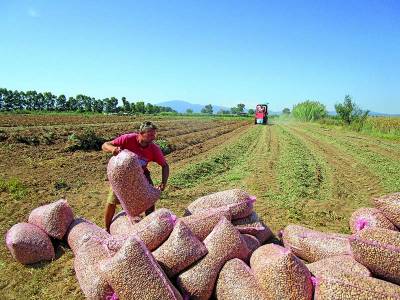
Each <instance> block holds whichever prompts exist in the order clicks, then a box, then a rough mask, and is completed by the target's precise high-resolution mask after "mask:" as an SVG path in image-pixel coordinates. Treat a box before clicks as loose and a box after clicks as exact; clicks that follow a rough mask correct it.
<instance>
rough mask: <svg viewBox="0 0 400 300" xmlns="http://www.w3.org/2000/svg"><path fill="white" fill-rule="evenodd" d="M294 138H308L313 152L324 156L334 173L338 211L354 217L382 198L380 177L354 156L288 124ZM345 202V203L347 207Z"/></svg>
mask: <svg viewBox="0 0 400 300" xmlns="http://www.w3.org/2000/svg"><path fill="white" fill-rule="evenodd" d="M285 127H287V128H288V130H289V131H291V132H292V133H293V134H294V135H296V136H298V137H299V138H301V139H304V140H305V141H306V142H307V143H308V144H309V145H310V147H312V149H313V150H315V151H317V152H318V153H319V155H321V156H323V157H324V158H325V160H326V161H327V163H328V165H329V166H330V170H331V172H332V181H333V182H332V183H333V190H332V198H333V199H332V201H331V203H330V205H331V206H332V208H333V209H334V210H335V211H343V210H345V211H347V214H351V212H353V211H354V210H355V209H356V208H358V207H360V206H362V205H370V204H371V202H370V201H371V198H372V197H373V196H377V195H381V194H382V191H383V188H382V187H381V184H380V180H379V178H378V177H377V176H376V175H375V174H373V173H371V171H370V170H369V169H368V168H367V167H366V166H365V165H363V164H361V163H359V162H357V160H355V159H354V157H352V156H351V155H349V154H347V153H345V152H343V151H342V150H340V149H339V148H337V147H335V146H334V145H332V144H329V143H327V142H322V141H320V140H318V139H316V138H315V137H312V136H311V135H310V134H309V133H306V132H305V130H304V129H302V128H301V127H296V128H295V127H293V126H288V125H286V126H285ZM344 203H345V204H344Z"/></svg>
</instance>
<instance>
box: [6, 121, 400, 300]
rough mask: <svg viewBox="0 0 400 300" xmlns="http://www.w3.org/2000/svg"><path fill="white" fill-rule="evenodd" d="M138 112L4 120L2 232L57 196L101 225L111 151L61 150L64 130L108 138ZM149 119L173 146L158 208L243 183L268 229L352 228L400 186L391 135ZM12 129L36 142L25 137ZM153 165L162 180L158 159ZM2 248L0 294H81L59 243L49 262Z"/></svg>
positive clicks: (180, 207) (176, 206)
mask: <svg viewBox="0 0 400 300" xmlns="http://www.w3.org/2000/svg"><path fill="white" fill-rule="evenodd" d="M2 117H3V116H2ZM140 121H142V119H133V118H128V117H116V116H115V117H114V116H113V117H110V116H108V117H107V116H102V117H99V118H95V117H87V118H84V117H77V116H74V117H71V118H70V119H69V118H68V116H62V117H61V116H60V117H58V118H55V119H52V117H46V116H41V117H38V116H36V117H29V118H26V119H24V118H21V116H16V118H12V117H10V116H7V118H4V119H2V121H1V122H0V127H1V128H0V147H1V154H0V168H1V174H0V180H1V181H0V202H1V203H0V204H1V207H0V211H1V216H2V218H1V220H0V229H1V234H2V235H3V236H4V235H5V233H6V231H7V230H8V229H9V228H10V227H11V226H12V225H13V224H15V223H17V222H22V221H26V220H27V216H28V215H29V212H30V211H31V210H32V209H33V208H35V207H37V206H39V205H41V204H44V203H48V202H51V201H54V200H57V199H59V198H61V197H65V198H67V200H68V202H69V203H70V205H71V206H72V208H73V210H74V212H75V214H76V215H77V216H84V217H85V218H88V219H90V220H92V221H93V222H95V223H97V224H98V225H100V226H103V209H104V204H105V200H106V197H107V192H108V182H107V181H106V172H105V170H106V165H107V161H108V159H109V156H108V155H107V154H105V153H102V152H101V151H75V152H66V151H65V145H66V143H67V142H68V136H70V135H71V134H72V133H76V132H80V131H83V130H85V129H86V128H91V129H92V130H94V132H96V134H97V135H99V136H101V137H103V138H106V139H111V138H113V137H115V136H117V135H118V134H120V133H124V132H129V131H132V130H133V128H134V126H137V124H139V123H140ZM155 122H156V123H157V124H158V125H159V137H160V138H163V139H166V140H167V141H168V142H169V143H170V144H171V145H172V146H173V147H172V148H173V150H174V151H173V152H172V153H170V154H168V155H167V160H168V162H169V164H170V167H171V175H170V180H169V185H168V188H167V190H166V191H165V192H164V193H163V195H162V199H161V200H160V201H159V203H158V205H157V207H167V208H170V209H172V210H173V211H174V212H175V213H177V214H178V215H182V214H183V212H184V209H185V207H186V206H187V205H188V203H190V202H191V201H192V200H194V199H195V198H196V197H199V196H201V195H204V194H207V193H211V192H215V191H220V190H224V189H229V188H236V187H242V188H244V189H245V190H247V191H249V192H250V193H252V194H254V195H255V196H256V197H257V202H256V211H257V212H258V213H259V215H261V216H262V217H263V219H264V221H265V222H266V224H268V225H269V226H270V227H271V228H272V229H273V231H274V232H276V231H277V230H279V229H280V228H282V227H284V226H285V225H287V224H288V223H298V224H304V225H306V226H310V227H313V228H316V229H319V230H323V231H336V232H343V233H348V232H349V229H348V219H349V216H350V215H351V213H352V212H353V211H354V210H355V209H356V208H359V207H364V206H370V205H371V204H372V203H371V197H373V196H379V195H382V194H385V193H390V192H396V191H400V172H399V170H400V142H399V141H396V140H384V139H379V138H374V137H371V136H367V135H361V134H357V133H354V132H349V131H345V130H339V129H333V128H331V127H322V126H320V125H317V124H305V123H274V124H271V125H268V126H261V125H258V126H255V125H253V124H252V120H251V119H248V120H244V119H240V120H238V119H218V118H202V119H196V118H186V119H183V118H181V119H173V118H159V119H155ZM49 133H51V135H50V134H49ZM18 136H23V137H25V141H26V138H28V137H35V138H36V141H37V142H36V143H33V144H30V143H26V142H25V143H24V142H21V139H20V138H18ZM49 136H50V137H51V140H50V142H49ZM28 140H29V139H28ZM46 141H47V142H46ZM151 172H152V174H153V178H154V179H155V181H159V179H160V176H159V175H160V174H159V173H160V169H159V168H158V166H156V165H155V166H152V167H151ZM0 247H1V248H0V251H1V254H0V289H1V292H0V293H1V295H2V299H83V294H82V293H81V291H80V288H79V285H78V283H77V280H76V278H75V276H74V269H73V255H72V253H71V251H70V250H69V249H68V247H66V246H65V245H58V246H57V258H56V260H55V261H53V262H50V263H41V264H36V265H33V266H22V265H20V264H18V263H16V262H15V261H14V260H13V259H12V258H11V256H10V254H9V252H8V251H7V249H6V247H5V243H4V242H3V243H1V246H0Z"/></svg>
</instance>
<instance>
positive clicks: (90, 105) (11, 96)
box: [0, 88, 175, 114]
mask: <svg viewBox="0 0 400 300" xmlns="http://www.w3.org/2000/svg"><path fill="white" fill-rule="evenodd" d="M121 101H122V106H119V105H118V103H119V101H118V99H117V98H116V97H111V98H105V99H96V98H94V97H90V96H86V95H82V94H79V95H77V96H76V97H68V98H67V97H66V96H65V95H59V96H56V95H54V94H52V93H51V92H45V93H38V92H36V91H27V92H23V91H12V90H7V89H5V88H0V111H15V110H29V111H58V112H66V111H74V112H97V113H103V112H105V113H119V112H125V113H139V114H155V113H160V112H175V111H174V110H173V109H172V108H170V107H164V106H158V105H153V104H151V103H145V102H143V101H138V102H136V103H135V102H132V103H130V102H129V101H128V100H127V99H126V98H125V97H122V98H121Z"/></svg>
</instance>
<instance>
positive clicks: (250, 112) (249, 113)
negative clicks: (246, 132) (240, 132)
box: [247, 108, 256, 116]
mask: <svg viewBox="0 0 400 300" xmlns="http://www.w3.org/2000/svg"><path fill="white" fill-rule="evenodd" d="M255 112H256V111H255V110H254V109H252V108H250V109H249V110H248V111H247V114H248V115H250V116H252V115H254V113H255Z"/></svg>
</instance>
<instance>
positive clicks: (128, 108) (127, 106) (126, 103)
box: [121, 97, 131, 113]
mask: <svg viewBox="0 0 400 300" xmlns="http://www.w3.org/2000/svg"><path fill="white" fill-rule="evenodd" d="M121 100H122V110H123V111H124V112H126V113H129V112H131V104H130V103H129V101H128V100H126V98H125V97H122V98H121Z"/></svg>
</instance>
